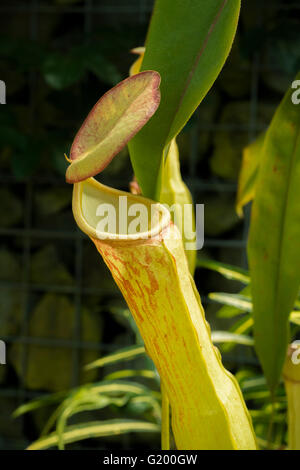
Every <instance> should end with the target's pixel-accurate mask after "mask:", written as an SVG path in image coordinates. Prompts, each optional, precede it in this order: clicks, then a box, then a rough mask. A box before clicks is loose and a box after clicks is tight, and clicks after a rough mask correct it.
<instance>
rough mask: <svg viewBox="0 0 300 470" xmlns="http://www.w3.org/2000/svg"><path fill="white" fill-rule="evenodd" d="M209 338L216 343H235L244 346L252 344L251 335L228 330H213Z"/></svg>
mask: <svg viewBox="0 0 300 470" xmlns="http://www.w3.org/2000/svg"><path fill="white" fill-rule="evenodd" d="M211 338H212V340H213V343H214V344H218V343H235V344H242V345H244V346H253V345H254V340H253V338H251V336H247V335H241V334H237V333H231V332H230V331H213V332H212V334H211Z"/></svg>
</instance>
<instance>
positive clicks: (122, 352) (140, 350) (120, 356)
mask: <svg viewBox="0 0 300 470" xmlns="http://www.w3.org/2000/svg"><path fill="white" fill-rule="evenodd" d="M143 354H145V348H144V346H129V347H128V348H124V349H119V350H118V351H116V352H114V353H112V354H109V355H108V356H105V357H101V358H100V359H97V360H96V361H94V362H91V363H90V364H87V365H86V366H85V369H86V370H90V369H95V368H96V367H104V366H107V365H109V364H114V363H116V362H122V361H128V360H131V359H135V358H136V357H138V356H141V355H143Z"/></svg>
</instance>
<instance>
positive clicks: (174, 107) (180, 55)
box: [129, 0, 240, 198]
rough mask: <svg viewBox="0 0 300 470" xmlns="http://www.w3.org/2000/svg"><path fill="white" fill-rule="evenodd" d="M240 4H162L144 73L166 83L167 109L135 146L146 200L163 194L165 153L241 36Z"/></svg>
mask: <svg viewBox="0 0 300 470" xmlns="http://www.w3.org/2000/svg"><path fill="white" fill-rule="evenodd" d="M239 10H240V0H230V1H228V0H197V1H196V0H186V1H184V2H183V1H182V0H156V3H155V7H154V12H153V16H152V21H151V24H150V29H149V32H148V35H147V40H146V52H145V56H144V60H143V63H142V68H141V70H157V71H158V72H159V73H160V75H161V77H162V84H161V94H162V100H161V106H160V108H159V110H158V112H157V113H156V115H155V116H154V117H153V118H152V119H151V121H150V122H149V123H148V124H147V125H146V126H145V128H144V129H143V130H142V131H141V132H140V133H139V134H138V135H137V136H136V137H135V138H134V139H133V140H132V141H131V142H130V144H129V149H130V155H131V160H132V164H133V168H134V171H135V175H136V177H137V180H138V182H139V184H140V186H141V188H142V192H143V194H144V195H145V196H148V197H151V198H154V197H155V196H156V195H157V194H159V189H160V188H159V184H158V185H157V181H158V180H159V173H160V168H161V163H162V156H163V152H164V149H166V150H167V146H168V144H169V143H170V141H171V140H172V138H173V137H175V136H176V135H177V134H178V133H179V132H180V130H181V129H182V128H183V126H184V125H185V123H186V122H187V120H188V119H189V118H190V116H191V115H192V114H193V112H194V111H195V109H196V108H197V106H198V105H199V104H200V102H201V101H202V99H203V98H204V97H205V95H206V94H207V92H208V90H209V89H210V88H211V86H212V85H213V83H214V81H215V79H216V78H217V76H218V74H219V73H220V71H221V69H222V67H223V65H224V62H225V60H226V58H227V56H228V54H229V51H230V48H231V45H232V41H233V38H234V35H235V32H236V27H237V22H238V17H239Z"/></svg>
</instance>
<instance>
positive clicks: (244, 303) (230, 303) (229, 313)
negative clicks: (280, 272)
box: [208, 284, 300, 325]
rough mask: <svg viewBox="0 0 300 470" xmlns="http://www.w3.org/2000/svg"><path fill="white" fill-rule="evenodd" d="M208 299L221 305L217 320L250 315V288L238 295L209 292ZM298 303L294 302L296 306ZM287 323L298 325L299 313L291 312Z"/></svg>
mask: <svg viewBox="0 0 300 470" xmlns="http://www.w3.org/2000/svg"><path fill="white" fill-rule="evenodd" d="M208 297H209V298H210V299H211V300H214V301H215V302H218V303H220V304H223V307H222V308H221V309H220V310H219V311H218V317H219V318H233V317H235V316H237V315H240V314H241V313H245V312H248V313H252V310H253V307H252V299H251V288H250V284H249V286H246V287H245V288H244V289H243V290H242V291H241V292H240V293H239V294H227V293H226V292H211V293H210V294H208ZM298 303H299V302H297V301H296V302H295V306H298ZM289 321H290V322H291V323H294V324H295V325H300V312H299V311H298V310H292V312H291V314H290V316H289Z"/></svg>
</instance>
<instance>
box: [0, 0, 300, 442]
mask: <svg viewBox="0 0 300 470" xmlns="http://www.w3.org/2000/svg"><path fill="white" fill-rule="evenodd" d="M152 6H153V0H126V1H125V0H118V1H117V0H115V1H111V0H103V1H97V0H86V1H85V3H84V4H83V5H76V4H74V5H72V6H68V5H66V6H60V7H59V12H60V13H61V12H63V13H66V14H68V13H70V14H77V15H80V16H82V18H83V22H82V23H83V32H84V34H89V33H91V31H92V29H93V20H94V18H95V15H114V17H115V18H117V19H118V18H124V15H127V17H128V18H129V17H130V18H131V21H133V23H134V22H138V23H140V24H145V28H146V24H147V22H148V20H149V15H150V13H151V11H152ZM265 8H272V2H261V12H260V13H261V15H260V17H259V18H258V19H257V21H258V22H262V21H263V15H264V9H265ZM277 8H281V9H286V8H299V4H293V3H292V4H291V3H289V4H288V5H287V4H285V3H282V4H280V5H277ZM56 9H57V7H56V6H55V5H49V4H48V5H47V4H45V3H44V2H39V1H38V0H31V1H28V2H24V3H22V2H21V3H20V2H14V1H12V2H10V3H8V4H7V5H1V6H0V14H4V13H5V12H12V11H13V12H16V13H18V12H26V13H27V12H28V13H29V16H30V30H29V32H28V34H29V36H30V38H31V39H33V40H38V22H39V14H41V13H46V14H49V15H50V14H51V13H53V12H55V11H56ZM262 66H263V64H261V61H260V57H259V55H258V54H256V55H255V56H254V58H253V60H252V64H251V68H250V70H249V74H250V76H251V96H250V113H249V119H248V125H247V126H246V128H243V129H242V131H244V132H247V133H248V137H249V141H251V140H252V139H253V138H254V137H255V135H256V134H257V133H258V131H260V130H261V129H259V128H258V126H257V103H258V94H259V90H258V84H259V73H260V70H261V68H262ZM31 93H34V76H33V77H31ZM196 117H197V113H196ZM235 126H236V124H235V123H234V122H233V123H232V126H231V127H232V128H234V127H235ZM201 130H203V129H202V127H201V122H200V121H199V119H198V120H197V122H196V125H194V126H193V129H192V132H191V136H190V155H189V162H188V173H187V174H186V175H185V179H186V181H187V183H188V185H189V186H190V188H191V190H192V192H195V191H196V190H197V191H199V190H200V191H205V192H210V191H211V192H214V191H219V192H221V193H225V192H229V193H235V191H236V185H235V184H232V183H227V182H224V181H222V180H219V179H217V178H216V179H213V180H210V181H207V180H201V179H200V178H198V177H197V176H195V175H196V163H197V147H196V138H197V135H198V133H199V132H200V133H201ZM209 130H210V131H212V132H218V131H220V130H222V126H221V125H218V124H215V125H213V126H211V127H210V129H209ZM240 130H241V129H240ZM0 181H1V184H3V183H6V184H7V183H11V184H19V185H22V186H24V189H25V199H24V207H25V211H24V227H23V228H15V229H6V228H1V227H0V236H1V238H4V237H8V236H9V237H17V238H19V239H20V240H21V241H22V246H23V255H22V279H21V281H20V282H18V283H8V282H1V283H0V290H1V289H3V288H4V289H7V288H11V289H13V290H14V291H16V292H17V293H18V295H20V296H21V298H22V311H23V320H22V330H21V334H20V335H19V336H15V337H11V336H8V337H1V339H3V340H4V341H5V342H6V343H7V344H9V343H16V342H17V343H20V344H21V345H22V370H23V374H22V375H23V377H25V373H26V367H27V353H28V346H29V345H30V344H36V345H40V346H47V347H53V348H55V347H64V348H71V350H72V354H73V360H72V363H73V369H72V385H73V386H75V385H77V384H78V381H79V355H80V351H81V350H84V349H85V348H88V349H95V350H99V351H100V350H101V351H102V352H106V351H109V350H110V349H111V348H112V347H113V346H111V345H109V344H103V343H101V344H94V343H85V342H83V341H82V340H81V334H80V330H81V328H80V325H81V307H82V296H83V295H90V294H91V295H94V294H102V293H103V291H102V290H101V288H99V289H89V288H87V287H83V285H82V257H83V239H84V235H83V234H82V233H81V232H80V231H79V230H76V229H75V224H74V227H70V230H69V231H54V230H39V229H37V228H35V227H34V226H33V223H32V220H33V194H34V188H35V185H36V183H37V181H36V180H35V179H34V178H32V179H31V180H29V181H21V182H20V181H17V180H15V179H14V178H13V177H11V176H8V175H5V174H2V175H0ZM38 183H39V185H40V184H49V183H50V184H53V185H57V186H61V185H64V184H65V183H64V181H63V180H62V179H59V178H58V179H53V178H50V179H49V178H47V177H40V178H39V179H38ZM199 202H202V201H199ZM248 223H249V217H246V218H245V219H244V222H243V230H242V233H243V235H242V237H241V239H239V240H236V239H226V240H225V239H212V238H211V239H206V240H205V247H212V248H214V247H216V248H218V247H230V248H236V249H239V250H241V252H242V253H243V254H242V259H241V264H244V265H245V264H246V255H245V245H246V239H247V233H248ZM34 238H37V239H43V240H45V242H46V241H48V240H52V241H54V242H58V241H65V242H72V243H74V254H75V270H76V280H75V284H74V285H73V286H59V285H51V286H49V285H42V284H41V285H38V284H32V283H31V281H30V263H31V244H32V240H33V239H34ZM35 292H38V293H41V292H43V293H44V292H53V293H60V294H62V293H64V294H68V295H72V296H73V297H74V303H75V311H76V318H75V328H74V334H73V338H72V340H70V341H67V340H54V339H53V340H52V339H45V338H36V337H35V338H32V337H30V336H29V330H28V328H29V314H30V307H29V297H30V295H31V294H32V293H35ZM36 395H37V393H36V392H33V391H29V390H26V388H25V386H24V383H22V381H21V382H20V384H19V387H18V388H14V389H8V388H2V389H1V390H0V396H1V397H4V396H6V397H15V398H17V401H18V403H23V402H24V401H26V400H27V399H29V398H32V397H34V396H36ZM124 442H125V441H124ZM24 445H26V442H20V441H18V442H16V441H15V440H5V439H1V437H0V448H3V449H8V448H23V447H24ZM124 445H125V444H124Z"/></svg>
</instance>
